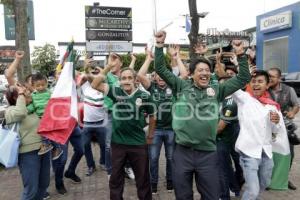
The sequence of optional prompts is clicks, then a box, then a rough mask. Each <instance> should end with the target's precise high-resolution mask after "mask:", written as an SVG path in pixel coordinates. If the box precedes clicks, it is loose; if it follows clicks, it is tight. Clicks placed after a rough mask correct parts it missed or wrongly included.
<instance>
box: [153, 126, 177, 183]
mask: <svg viewBox="0 0 300 200" xmlns="http://www.w3.org/2000/svg"><path fill="white" fill-rule="evenodd" d="M162 144H164V146H165V156H166V161H167V165H166V179H167V181H172V166H171V165H172V164H171V163H172V157H173V151H174V132H173V130H162V129H156V130H155V132H154V138H153V141H152V144H151V145H150V174H151V183H158V171H159V170H158V167H159V156H160V150H161V146H162Z"/></svg>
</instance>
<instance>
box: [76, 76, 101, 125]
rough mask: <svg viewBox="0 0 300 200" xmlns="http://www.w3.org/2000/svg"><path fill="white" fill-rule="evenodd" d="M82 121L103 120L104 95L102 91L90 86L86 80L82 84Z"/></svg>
mask: <svg viewBox="0 0 300 200" xmlns="http://www.w3.org/2000/svg"><path fill="white" fill-rule="evenodd" d="M81 89H82V94H83V108H84V116H83V121H84V122H97V121H101V120H104V117H105V110H104V96H103V93H102V92H99V91H98V90H95V89H93V88H92V86H91V84H90V83H89V82H88V81H87V82H85V83H84V84H83V85H82V86H81Z"/></svg>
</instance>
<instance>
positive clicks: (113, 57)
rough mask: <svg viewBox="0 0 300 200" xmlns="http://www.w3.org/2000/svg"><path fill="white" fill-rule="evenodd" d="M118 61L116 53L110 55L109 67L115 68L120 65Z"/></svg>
mask: <svg viewBox="0 0 300 200" xmlns="http://www.w3.org/2000/svg"><path fill="white" fill-rule="evenodd" d="M118 59H119V57H118V56H117V55H116V54H115V53H112V54H110V55H109V57H108V61H107V65H108V66H112V67H115V66H116V65H117V63H118Z"/></svg>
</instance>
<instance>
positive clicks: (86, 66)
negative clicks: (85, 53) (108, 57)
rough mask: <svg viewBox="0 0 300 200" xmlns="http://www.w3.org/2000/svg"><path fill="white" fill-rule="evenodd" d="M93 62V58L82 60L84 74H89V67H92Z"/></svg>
mask: <svg viewBox="0 0 300 200" xmlns="http://www.w3.org/2000/svg"><path fill="white" fill-rule="evenodd" d="M94 62H95V61H94V59H93V58H86V59H85V60H84V67H83V68H84V71H85V72H86V73H89V72H90V68H91V66H92V65H93V63H94Z"/></svg>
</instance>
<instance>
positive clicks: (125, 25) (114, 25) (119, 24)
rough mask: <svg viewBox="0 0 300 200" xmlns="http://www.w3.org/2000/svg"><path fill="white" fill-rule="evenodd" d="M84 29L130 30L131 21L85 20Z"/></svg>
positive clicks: (111, 19)
mask: <svg viewBox="0 0 300 200" xmlns="http://www.w3.org/2000/svg"><path fill="white" fill-rule="evenodd" d="M85 24H86V28H91V29H131V25H132V20H131V19H116V18H104V17H102V18H87V19H86V22H85Z"/></svg>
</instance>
